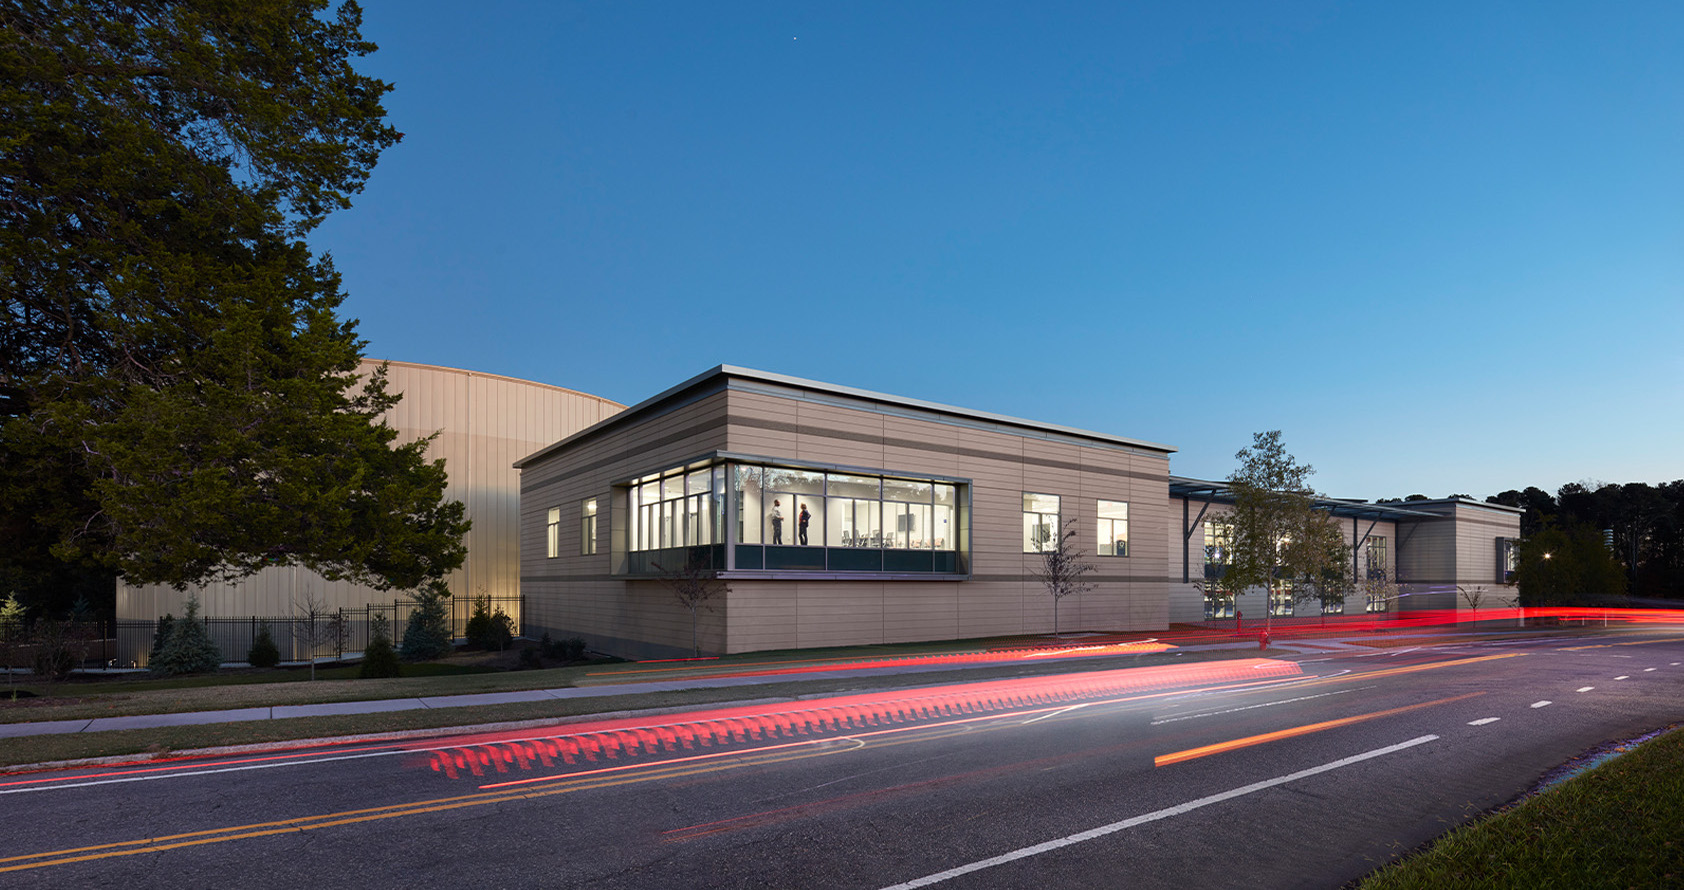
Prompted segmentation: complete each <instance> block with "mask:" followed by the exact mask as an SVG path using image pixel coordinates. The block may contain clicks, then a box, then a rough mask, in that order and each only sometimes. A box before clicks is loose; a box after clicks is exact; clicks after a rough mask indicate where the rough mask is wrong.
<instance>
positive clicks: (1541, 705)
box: [1532, 700, 1554, 708]
mask: <svg viewBox="0 0 1684 890" xmlns="http://www.w3.org/2000/svg"><path fill="white" fill-rule="evenodd" d="M1551 704H1554V702H1550V701H1547V700H1546V701H1535V702H1533V703H1532V707H1534V708H1547V707H1549V706H1550V705H1551Z"/></svg>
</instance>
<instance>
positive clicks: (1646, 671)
mask: <svg viewBox="0 0 1684 890" xmlns="http://www.w3.org/2000/svg"><path fill="white" fill-rule="evenodd" d="M1652 670H1654V668H1644V669H1643V673H1645V674H1647V673H1649V672H1650V671H1652Z"/></svg>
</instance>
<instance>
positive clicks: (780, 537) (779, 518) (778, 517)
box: [772, 501, 784, 544]
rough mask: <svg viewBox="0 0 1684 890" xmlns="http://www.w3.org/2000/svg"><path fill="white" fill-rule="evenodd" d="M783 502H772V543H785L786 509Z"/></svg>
mask: <svg viewBox="0 0 1684 890" xmlns="http://www.w3.org/2000/svg"><path fill="white" fill-rule="evenodd" d="M782 504H783V502H782V501H773V502H772V543H774V544H782V543H783V542H784V508H783V506H782Z"/></svg>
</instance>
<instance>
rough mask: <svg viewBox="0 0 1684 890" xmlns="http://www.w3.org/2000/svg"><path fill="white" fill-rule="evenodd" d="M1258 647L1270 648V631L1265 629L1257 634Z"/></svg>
mask: <svg viewBox="0 0 1684 890" xmlns="http://www.w3.org/2000/svg"><path fill="white" fill-rule="evenodd" d="M1257 648H1258V649H1267V648H1269V632H1268V631H1264V632H1262V633H1260V634H1258V635H1257Z"/></svg>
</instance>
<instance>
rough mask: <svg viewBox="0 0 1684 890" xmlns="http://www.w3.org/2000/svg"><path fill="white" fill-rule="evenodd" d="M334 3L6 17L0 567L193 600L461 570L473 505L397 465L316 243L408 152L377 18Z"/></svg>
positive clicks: (0, 54)
mask: <svg viewBox="0 0 1684 890" xmlns="http://www.w3.org/2000/svg"><path fill="white" fill-rule="evenodd" d="M326 5H327V4H326V0H244V2H240V3H204V2H196V0H79V2H75V3H63V2H52V0H14V2H10V3H5V4H0V108H4V109H5V110H6V113H5V114H0V258H3V261H0V267H3V269H0V540H6V541H7V542H8V544H9V546H8V547H7V548H6V552H5V553H3V554H0V562H3V563H6V564H7V565H8V566H10V567H13V568H17V567H21V568H23V569H24V570H26V571H28V572H29V573H31V574H32V575H34V576H37V577H46V576H48V575H52V574H53V573H54V572H62V571H63V570H64V568H65V566H66V565H67V564H68V565H81V566H91V567H96V568H99V569H101V570H104V571H108V572H115V573H119V574H121V575H123V576H125V577H126V578H127V579H128V580H129V581H131V582H133V583H150V582H157V583H168V584H171V585H174V586H176V587H178V588H180V587H183V586H185V585H188V584H192V583H196V582H201V581H207V580H212V579H216V578H231V577H241V576H244V575H248V574H250V573H252V572H254V571H256V570H257V569H259V568H262V567H264V566H267V565H276V564H279V565H285V564H299V565H304V566H307V567H310V568H312V569H315V570H316V571H318V572H320V573H321V574H323V575H324V576H326V577H328V578H330V579H340V578H349V579H354V580H357V581H361V582H364V583H368V584H371V585H373V586H376V587H382V588H384V587H412V586H414V585H416V584H419V583H421V582H422V581H423V580H425V579H427V578H432V577H439V576H440V575H442V574H443V573H444V572H447V571H449V570H451V569H453V568H455V567H456V566H458V565H460V564H461V561H462V557H463V553H464V550H463V548H462V544H461V535H462V533H463V532H464V531H465V530H466V527H467V523H466V522H465V521H464V519H463V511H462V506H461V505H460V504H457V503H454V502H450V503H446V502H443V492H444V485H445V473H444V469H443V467H442V465H441V464H440V463H437V462H433V463H429V462H428V461H427V460H426V459H425V450H426V443H425V442H415V443H410V444H408V445H404V446H399V447H393V442H394V440H395V437H396V432H395V431H394V430H393V429H392V428H391V427H390V426H388V425H386V424H385V423H384V422H382V421H380V420H379V418H380V417H381V416H382V415H384V414H385V413H386V412H387V411H388V410H390V409H391V408H392V406H393V405H394V404H396V402H397V400H398V397H397V396H396V395H393V394H391V393H389V392H387V390H386V385H385V377H384V373H383V372H382V373H377V374H374V375H373V376H372V377H371V378H368V379H359V377H358V375H357V367H358V360H359V359H360V357H361V352H362V348H363V346H364V344H363V342H362V341H361V340H360V339H358V338H357V336H356V332H355V326H354V323H352V322H342V321H340V320H339V319H338V318H337V317H336V315H335V313H336V311H337V310H338V307H339V305H340V303H341V301H342V300H343V298H344V295H343V294H342V293H341V291H340V282H339V276H338V273H337V272H335V271H334V269H333V266H332V264H331V263H330V262H329V261H328V260H327V259H325V258H322V259H318V258H315V257H313V256H312V255H311V253H310V250H309V247H308V244H307V243H306V241H305V240H304V239H305V236H306V235H307V234H308V232H309V231H310V230H311V229H312V228H313V227H314V226H316V225H317V224H318V223H320V222H321V220H322V219H323V218H324V217H325V216H326V214H327V213H329V212H330V211H332V210H336V209H341V208H344V207H347V206H349V204H350V197H351V195H353V194H355V193H356V192H357V191H359V190H360V189H361V188H362V185H363V183H364V181H365V180H366V179H367V177H368V175H369V172H370V170H371V169H372V167H373V165H374V163H375V161H376V160H377V158H378V157H379V155H380V153H381V151H383V150H384V149H385V148H387V147H389V146H390V145H392V144H393V143H394V142H395V141H396V140H397V139H398V137H399V134H398V133H397V132H396V131H395V130H393V129H392V128H391V127H390V126H388V125H386V123H385V122H384V114H385V112H384V109H383V108H382V107H381V97H382V96H383V95H384V94H385V92H386V91H387V90H388V89H390V86H389V85H388V84H385V83H382V82H380V81H378V80H375V79H373V78H370V77H367V76H364V75H361V74H358V73H357V72H356V71H355V70H354V69H353V68H352V66H351V64H350V63H351V62H352V61H353V60H355V59H356V58H358V57H360V56H363V55H366V54H368V53H369V52H371V51H373V49H374V45H373V44H371V43H368V42H366V41H364V40H363V39H362V36H361V34H360V33H359V29H360V25H361V13H360V11H359V10H358V8H357V7H356V5H355V4H354V3H349V2H347V3H345V4H343V5H342V6H340V7H338V8H337V9H336V10H334V11H333V12H332V13H327V11H326ZM3 567H5V566H0V568H3ZM105 589H106V590H109V589H110V587H109V584H107V586H106V587H105Z"/></svg>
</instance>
